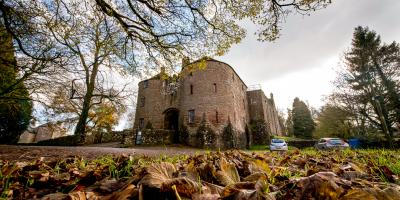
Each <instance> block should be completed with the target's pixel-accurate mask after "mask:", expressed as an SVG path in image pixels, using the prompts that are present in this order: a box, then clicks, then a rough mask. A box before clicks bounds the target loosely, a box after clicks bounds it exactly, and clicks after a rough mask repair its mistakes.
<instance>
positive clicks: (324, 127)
mask: <svg viewBox="0 0 400 200" xmlns="http://www.w3.org/2000/svg"><path fill="white" fill-rule="evenodd" d="M316 124H317V126H316V129H315V132H314V136H316V137H319V138H320V137H340V138H349V137H351V136H353V135H354V132H353V121H352V114H351V113H349V112H347V111H346V110H343V109H342V108H340V107H338V106H336V105H333V104H331V103H327V104H326V105H324V106H322V108H321V109H320V111H319V112H318V114H317V118H316Z"/></svg>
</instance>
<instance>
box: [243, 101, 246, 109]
mask: <svg viewBox="0 0 400 200" xmlns="http://www.w3.org/2000/svg"><path fill="white" fill-rule="evenodd" d="M243 108H244V109H246V103H245V101H244V99H243Z"/></svg>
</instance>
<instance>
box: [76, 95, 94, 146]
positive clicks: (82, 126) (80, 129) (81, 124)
mask: <svg viewBox="0 0 400 200" xmlns="http://www.w3.org/2000/svg"><path fill="white" fill-rule="evenodd" d="M92 92H93V90H92ZM92 92H91V93H90V94H89V91H88V92H87V93H86V95H85V98H84V101H83V107H82V111H81V114H80V115H79V121H78V124H77V125H76V128H75V135H79V138H80V139H79V142H80V143H84V142H85V131H86V120H87V118H88V116H89V108H90V102H91V101H92Z"/></svg>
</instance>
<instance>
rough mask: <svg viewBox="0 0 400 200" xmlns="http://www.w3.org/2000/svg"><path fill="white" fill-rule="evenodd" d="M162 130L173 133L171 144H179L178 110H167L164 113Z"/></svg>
mask: <svg viewBox="0 0 400 200" xmlns="http://www.w3.org/2000/svg"><path fill="white" fill-rule="evenodd" d="M163 113H164V129H167V130H172V131H174V136H173V142H174V143H178V142H179V132H178V130H179V110H178V109H176V108H168V109H167V110H165V111H164V112H163Z"/></svg>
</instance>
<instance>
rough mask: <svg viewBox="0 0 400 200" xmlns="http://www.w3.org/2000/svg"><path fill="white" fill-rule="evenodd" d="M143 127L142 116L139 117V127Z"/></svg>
mask: <svg viewBox="0 0 400 200" xmlns="http://www.w3.org/2000/svg"><path fill="white" fill-rule="evenodd" d="M143 127H144V118H140V119H139V129H142V128H143Z"/></svg>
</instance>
